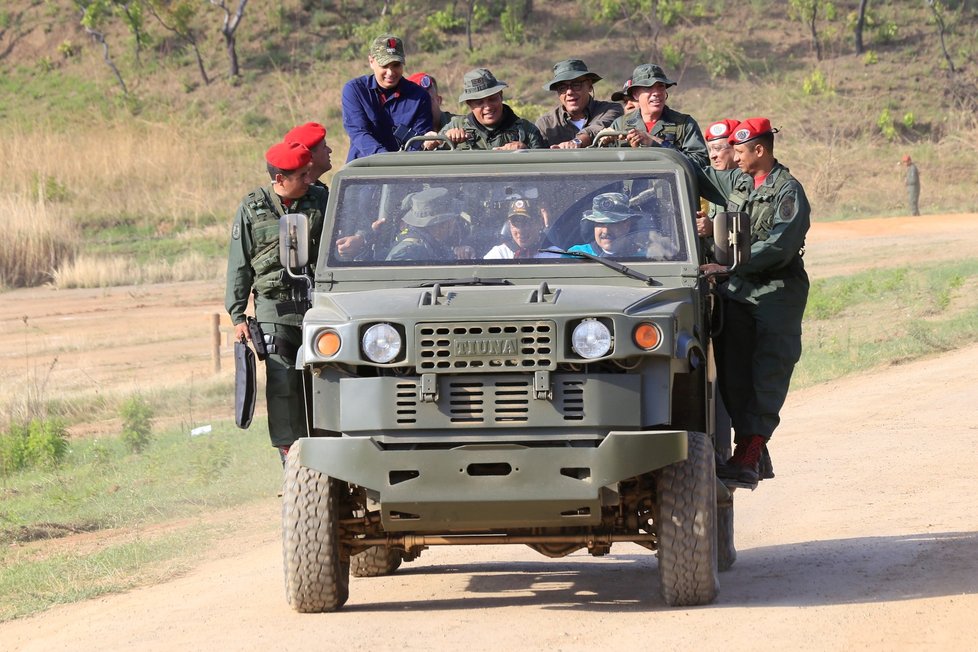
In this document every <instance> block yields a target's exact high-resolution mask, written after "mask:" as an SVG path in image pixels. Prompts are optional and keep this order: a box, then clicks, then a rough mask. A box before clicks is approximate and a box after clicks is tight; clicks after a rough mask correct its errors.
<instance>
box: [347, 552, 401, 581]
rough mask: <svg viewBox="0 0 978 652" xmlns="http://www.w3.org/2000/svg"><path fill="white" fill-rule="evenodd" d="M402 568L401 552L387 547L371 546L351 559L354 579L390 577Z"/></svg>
mask: <svg viewBox="0 0 978 652" xmlns="http://www.w3.org/2000/svg"><path fill="white" fill-rule="evenodd" d="M400 566H401V551H400V550H394V549H391V548H388V547H386V546H370V547H369V548H367V549H366V550H364V551H363V552H358V553H357V554H355V555H353V557H352V558H351V559H350V570H351V571H352V572H353V576H354V577H380V576H382V575H390V574H391V573H393V572H394V571H396V570H397V569H398V568H400Z"/></svg>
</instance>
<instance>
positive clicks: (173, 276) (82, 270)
mask: <svg viewBox="0 0 978 652" xmlns="http://www.w3.org/2000/svg"><path fill="white" fill-rule="evenodd" d="M224 264H225V263H224V261H222V260H216V259H207V258H205V257H204V256H202V255H200V254H198V253H197V252H195V251H191V252H190V253H189V254H187V255H186V256H183V257H181V258H178V259H177V260H176V261H174V262H173V263H170V262H167V261H165V260H161V261H159V262H156V263H150V264H147V265H134V264H133V262H132V260H131V259H129V258H125V257H122V256H115V257H111V258H103V257H98V258H96V257H92V256H85V255H81V256H78V257H77V258H75V259H74V260H72V261H71V262H69V263H68V264H66V265H64V266H62V267H59V268H58V269H56V270H55V271H54V273H53V275H52V276H53V279H52V280H53V284H54V286H55V287H57V288H58V289H59V290H64V289H68V288H104V287H111V286H116V285H141V284H143V283H170V282H175V281H196V280H199V279H210V278H216V277H218V276H219V275H220V274H221V272H222V270H223V269H224Z"/></svg>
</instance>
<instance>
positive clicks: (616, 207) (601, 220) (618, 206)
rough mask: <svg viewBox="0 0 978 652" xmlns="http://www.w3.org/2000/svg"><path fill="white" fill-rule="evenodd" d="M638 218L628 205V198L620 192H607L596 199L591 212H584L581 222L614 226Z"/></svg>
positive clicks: (592, 203)
mask: <svg viewBox="0 0 978 652" xmlns="http://www.w3.org/2000/svg"><path fill="white" fill-rule="evenodd" d="M633 217H638V214H637V213H633V212H632V209H631V207H630V206H629V204H628V197H626V196H625V195H623V194H622V193H620V192H606V193H602V194H600V195H598V196H596V197H595V198H594V200H593V201H592V202H591V210H589V211H584V217H582V218H581V221H584V220H589V221H591V222H597V223H598V224H614V223H615V222H624V221H625V220H628V219H631V218H633Z"/></svg>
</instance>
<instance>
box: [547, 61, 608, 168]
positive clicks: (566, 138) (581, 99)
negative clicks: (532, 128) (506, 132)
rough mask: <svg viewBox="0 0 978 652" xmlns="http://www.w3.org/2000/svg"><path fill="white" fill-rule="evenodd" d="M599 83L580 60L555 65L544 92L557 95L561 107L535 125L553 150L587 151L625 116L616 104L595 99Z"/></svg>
mask: <svg viewBox="0 0 978 652" xmlns="http://www.w3.org/2000/svg"><path fill="white" fill-rule="evenodd" d="M600 79H601V77H600V76H599V75H597V74H595V73H593V72H591V71H589V70H588V69H587V66H586V65H585V64H584V62H583V61H581V60H580V59H566V60H564V61H559V62H557V63H556V64H555V65H554V78H553V79H551V80H550V81H549V82H548V83H547V84H546V85H545V86H544V87H543V88H544V90H548V91H552V92H554V93H556V94H557V99H558V100H559V104H558V105H557V107H556V108H554V110H553V111H550V112H548V113H545V114H544V115H543V116H541V117H540V119H539V120H537V123H536V124H537V129H539V130H540V133H542V134H543V137H544V139H545V140H546V141H547V144H548V145H549V146H550V149H574V148H577V147H587V146H588V145H590V144H591V142H592V141H593V140H594V137H595V136H596V135H597V133H598V132H599V131H601V130H602V129H605V128H607V127H610V126H611V123H613V122H614V121H615V118H617V117H618V116H620V115H621V114H622V113H623V112H624V109H623V108H622V106H621V105H620V104H618V103H617V102H605V101H602V100H596V99H595V98H594V95H593V88H594V82H596V81H599V80H600Z"/></svg>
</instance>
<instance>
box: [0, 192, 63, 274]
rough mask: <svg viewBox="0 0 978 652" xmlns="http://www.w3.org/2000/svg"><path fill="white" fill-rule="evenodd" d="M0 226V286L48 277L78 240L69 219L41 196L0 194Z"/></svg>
mask: <svg viewBox="0 0 978 652" xmlns="http://www.w3.org/2000/svg"><path fill="white" fill-rule="evenodd" d="M7 178H10V177H7ZM0 230H2V232H3V234H4V239H5V241H6V242H5V243H4V246H3V247H2V248H0V287H21V286H26V285H37V284H39V283H43V282H45V281H47V280H49V279H50V278H51V275H52V270H54V269H55V268H57V267H58V266H59V265H61V264H62V263H63V262H64V261H69V260H71V258H72V257H73V255H74V253H75V251H76V250H77V248H78V244H79V243H78V235H77V233H76V232H75V230H74V228H73V227H72V226H71V224H70V222H69V221H68V220H67V219H65V217H64V216H63V214H62V212H61V211H60V210H59V209H58V208H57V207H54V206H51V205H50V204H48V203H46V202H45V201H44V200H43V198H41V199H38V200H36V201H31V200H29V199H27V198H25V197H19V196H10V195H0Z"/></svg>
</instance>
